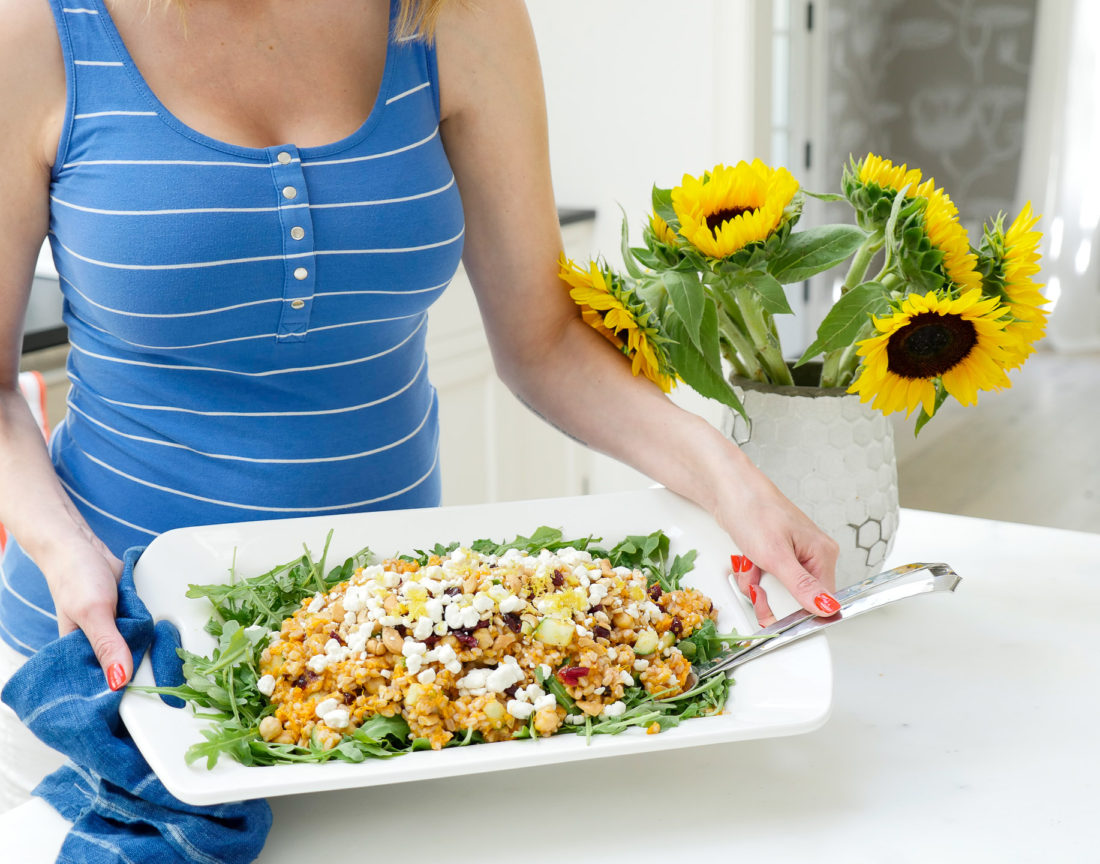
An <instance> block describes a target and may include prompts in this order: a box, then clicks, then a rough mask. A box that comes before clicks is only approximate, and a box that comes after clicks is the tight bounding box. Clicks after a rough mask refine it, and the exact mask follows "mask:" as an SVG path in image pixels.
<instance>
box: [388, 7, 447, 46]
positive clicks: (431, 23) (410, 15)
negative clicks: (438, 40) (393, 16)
mask: <svg viewBox="0 0 1100 864" xmlns="http://www.w3.org/2000/svg"><path fill="white" fill-rule="evenodd" d="M446 2H447V0H398V3H399V4H400V5H399V8H398V10H397V23H396V24H395V26H394V35H395V36H397V38H399V39H402V38H409V37H419V38H421V39H427V40H429V41H431V39H432V38H433V37H434V36H435V25H436V24H437V23H438V21H439V12H440V10H441V9H442V8H443V4H444V3H446Z"/></svg>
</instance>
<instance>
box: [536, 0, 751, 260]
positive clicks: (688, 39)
mask: <svg viewBox="0 0 1100 864" xmlns="http://www.w3.org/2000/svg"><path fill="white" fill-rule="evenodd" d="M763 5H767V6H770V4H762V3H760V2H759V0H758V2H757V6H763ZM527 6H528V9H529V11H530V14H531V19H532V21H533V23H534V27H535V35H536V38H537V39H538V44H539V53H540V56H541V58H542V67H543V78H544V80H545V84H546V94H547V110H548V113H549V118H550V154H551V167H552V169H553V172H554V184H555V189H556V192H557V198H558V201H559V202H560V203H561V204H563V205H566V206H585V207H593V208H596V209H597V211H598V214H599V216H598V219H597V226H596V233H595V245H596V249H597V250H598V251H600V252H602V253H603V254H604V255H605V256H606V257H607V258H608V259H609V260H612V261H615V260H618V255H617V254H616V250H617V248H618V237H619V226H620V221H621V217H620V212H619V205H622V206H623V207H624V208H625V209H626V211H627V215H628V216H629V217H630V222H631V226H632V235H633V236H634V237H635V238H637V237H638V236H639V230H640V229H639V228H638V226H639V225H640V220H641V219H643V218H644V217H645V216H646V214H648V212H649V191H650V188H651V187H652V185H653V184H654V183H655V182H656V183H657V184H658V185H661V186H665V187H668V186H672V185H676V184H678V183H679V181H680V179H681V178H682V176H683V175H684V174H685V173H688V172H690V173H701V172H702V171H704V170H706V169H709V168H711V167H713V166H714V165H715V164H717V163H719V162H725V163H727V164H732V163H736V162H737V161H738V160H740V159H751V158H752V157H753V156H754V155H756V154H757V153H759V152H763V151H761V149H760V147H759V146H757V145H756V144H755V143H754V131H755V126H756V125H758V124H754V115H755V114H756V113H757V112H758V111H759V110H761V107H762V106H761V105H760V104H759V101H760V100H757V99H756V98H754V94H755V93H756V92H758V91H757V90H755V89H754V86H753V79H754V76H753V69H754V65H755V64H756V63H757V62H758V60H759V56H758V54H757V53H756V52H754V44H755V43H756V41H757V40H756V39H754V38H753V28H754V26H758V22H757V21H756V17H757V16H754V14H753V2H752V0H678V2H670V0H528V3H527ZM764 23H765V24H768V23H770V22H764ZM762 44H763V45H767V40H764V41H763V42H762ZM764 80H765V81H766V80H767V79H766V78H765V79H764ZM763 101H764V102H765V103H766V101H767V100H766V98H765V99H764V100H763ZM767 131H768V130H766V129H764V130H763V132H764V134H765V135H766V134H767ZM765 140H766V138H765Z"/></svg>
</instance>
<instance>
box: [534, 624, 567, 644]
mask: <svg viewBox="0 0 1100 864" xmlns="http://www.w3.org/2000/svg"><path fill="white" fill-rule="evenodd" d="M576 632H577V628H576V626H575V625H574V624H573V622H572V621H562V620H561V619H560V618H543V619H542V620H541V621H540V622H539V625H538V627H536V628H535V632H534V634H533V635H534V638H535V639H538V641H539V642H542V643H543V644H544V645H555V646H557V647H559V648H562V647H564V646H566V645H568V644H569V643H570V642H572V641H573V635H574V634H575V633H576Z"/></svg>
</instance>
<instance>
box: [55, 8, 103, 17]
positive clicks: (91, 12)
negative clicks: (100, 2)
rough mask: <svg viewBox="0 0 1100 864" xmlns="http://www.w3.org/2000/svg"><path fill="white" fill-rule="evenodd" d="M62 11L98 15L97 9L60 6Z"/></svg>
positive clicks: (70, 13) (72, 13)
mask: <svg viewBox="0 0 1100 864" xmlns="http://www.w3.org/2000/svg"><path fill="white" fill-rule="evenodd" d="M61 11H62V12H64V13H65V14H66V15H98V14H99V10H98V9H65V8H64V7H62V9H61Z"/></svg>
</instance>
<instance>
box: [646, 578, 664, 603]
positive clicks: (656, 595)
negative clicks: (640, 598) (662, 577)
mask: <svg viewBox="0 0 1100 864" xmlns="http://www.w3.org/2000/svg"><path fill="white" fill-rule="evenodd" d="M662 593H664V592H662V591H661V586H660V585H659V584H658V583H656V582H654V583H653V584H652V585H650V586H649V599H650V600H652V601H653V602H654V603H656V602H657V601H658V600H660V599H661V594H662Z"/></svg>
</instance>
